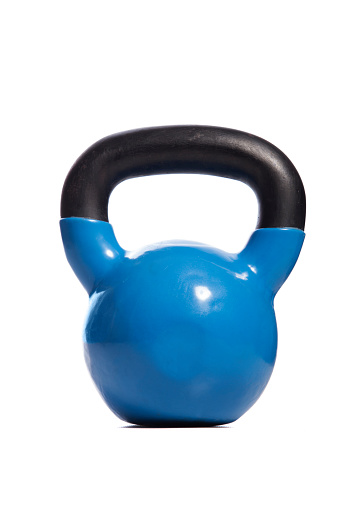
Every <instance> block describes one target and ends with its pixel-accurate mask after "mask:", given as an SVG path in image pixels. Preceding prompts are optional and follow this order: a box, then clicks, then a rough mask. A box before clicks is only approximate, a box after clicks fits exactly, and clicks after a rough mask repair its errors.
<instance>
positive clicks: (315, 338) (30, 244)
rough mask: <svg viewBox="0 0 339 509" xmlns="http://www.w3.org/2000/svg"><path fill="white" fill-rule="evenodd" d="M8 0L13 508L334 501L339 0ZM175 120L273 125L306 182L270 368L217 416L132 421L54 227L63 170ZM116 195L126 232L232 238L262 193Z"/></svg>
mask: <svg viewBox="0 0 339 509" xmlns="http://www.w3.org/2000/svg"><path fill="white" fill-rule="evenodd" d="M2 5H3V7H2V14H1V16H0V19H1V21H0V23H1V30H0V33H1V52H2V63H1V71H2V78H1V129H2V132H1V142H2V143H1V183H2V185H1V218H2V221H1V232H2V233H1V235H2V239H3V242H2V248H1V256H2V263H1V266H2V271H1V272H2V275H1V281H2V310H3V312H2V313H1V315H2V318H1V356H0V376H1V385H0V386H1V407H0V408H1V414H2V417H1V421H0V426H1V434H0V439H1V455H0V462H1V469H2V472H1V475H0V484H1V488H0V505H1V507H3V508H4V509H12V508H20V509H21V508H31V507H32V508H35V509H40V508H44V509H45V508H67V509H68V508H70V509H71V508H72V509H73V508H75V507H79V508H81V509H85V508H93V507H95V508H100V509H106V508H119V509H120V508H121V509H132V508H134V507H138V508H144V507H145V508H172V507H173V508H188V507H197V508H207V507H208V508H211V507H225V508H226V507H227V508H229V507H232V508H241V509H243V508H248V507H258V508H259V507H260V508H273V507H274V508H286V507H289V508H300V507H308V508H309V507H326V508H327V509H331V508H337V507H338V505H339V496H338V453H339V448H338V424H339V422H338V382H339V380H338V378H339V377H338V373H339V369H338V354H339V347H338V342H339V334H338V318H339V317H338V312H337V309H338V284H339V278H338V261H337V248H338V240H337V218H338V184H339V182H338V157H337V152H338V120H337V119H338V113H339V108H338V99H337V95H338V86H339V83H338V76H337V67H338V54H337V53H338V42H339V41H338V36H337V32H338V26H337V16H336V13H335V10H336V7H337V5H336V2H335V1H326V0H323V1H322V2H314V1H312V0H310V1H298V0H294V1H289V0H285V1H284V2H282V1H281V2H280V1H276V2H272V1H260V0H256V1H251V2H249V1H243V2H229V1H226V0H225V1H220V2H217V1H212V0H210V1H208V2H199V1H194V2H193V1H185V0H181V1H176V0H171V1H161V0H157V1H146V0H142V1H139V2H133V1H125V2H124V1H100V0H97V1H95V2H94V1H92V2H90V1H86V0H82V1H81V2H80V1H74V0H68V1H62V0H61V1H59V2H53V3H52V2H48V1H44V2H42V1H35V0H31V1H29V2H23V1H17V2H15V1H13V2H9V1H4V2H3V4H2ZM169 124H208V125H217V126H223V127H231V128H235V129H240V130H244V131H248V132H251V133H253V134H256V135H258V136H261V137H263V138H265V139H267V140H269V141H270V142H272V143H274V144H275V145H277V146H278V147H279V148H280V149H281V150H283V151H284V152H285V153H286V154H287V155H288V157H289V158H290V159H291V160H292V161H293V163H294V164H295V166H296V167H297V169H298V171H299V173H300V175H301V177H302V179H303V182H304V185H305V188H306V194H307V207H308V208H307V223H306V234H307V235H306V241H305V244H304V248H303V250H302V253H301V256H300V258H299V261H298V263H297V265H296V267H295V269H294V271H293V273H292V274H291V277H290V279H289V280H288V282H287V283H286V284H285V285H284V287H283V288H282V289H281V291H280V292H279V294H278V296H277V298H276V312H277V321H278V329H279V348H278V358H277V363H276V367H275V370H274V373H273V376H272V378H271V381H270V383H269V385H268V387H267V389H266V390H265V392H264V394H263V395H262V397H261V398H260V400H259V401H258V402H257V403H256V404H255V406H254V407H253V408H252V409H251V410H250V411H248V413H247V414H245V415H244V416H243V417H242V418H241V419H239V420H238V421H237V422H235V423H233V424H232V425H230V426H225V427H221V428H214V429H213V428H212V429H204V428H203V429H143V428H135V427H134V428H133V427H128V426H127V427H126V423H123V422H122V421H120V420H119V419H118V418H116V417H115V416H114V415H113V414H112V413H111V412H110V411H109V409H108V408H107V407H106V406H105V404H104V403H103V402H102V401H101V399H100V397H99V395H98V394H97V392H96V389H95V388H94V385H93V383H92V381H91V379H90V377H89V374H88V373H87V370H86V366H85V362H84V359H83V353H82V342H81V332H82V323H83V319H84V316H85V313H86V308H87V296H86V294H85V292H84V290H83V288H82V287H81V285H80V283H79V282H78V281H77V279H76V278H75V276H74V274H73V273H72V271H71V269H70V267H69V266H68V264H67V261H66V258H65V256H64V252H63V248H62V244H61V238H60V233H59V226H58V220H59V201H60V194H61V188H62V184H63V181H64V179H65V177H66V174H67V172H68V170H69V168H70V166H71V165H72V164H73V162H74V160H75V159H76V158H77V157H78V156H79V155H80V154H81V153H82V152H83V151H84V150H85V149H86V148H87V147H88V146H89V145H90V144H92V143H93V142H95V141H96V140H98V139H100V138H101V137H103V136H106V135H108V134H112V133H115V132H119V131H124V130H127V129H133V128H138V127H146V126H155V125H169ZM178 186H179V188H178ZM109 212H110V220H111V222H112V224H113V225H114V228H115V231H116V235H117V238H118V240H119V241H120V243H121V244H122V245H123V247H125V248H134V247H135V248H137V247H138V246H142V245H144V244H147V243H149V242H153V241H156V240H164V239H168V238H184V239H185V238H186V239H194V240H198V241H202V242H206V243H210V244H212V245H216V246H218V247H220V248H223V249H225V250H228V251H239V250H240V249H241V248H242V247H243V246H244V244H245V243H246V240H247V238H248V236H249V235H250V233H251V231H252V230H253V229H254V228H255V223H256V214H257V204H256V200H255V197H254V194H253V193H252V191H251V190H249V189H248V188H246V186H244V185H243V184H240V183H238V182H232V181H227V180H223V179H220V178H216V177H207V176H189V177H188V176H161V177H149V178H144V179H137V180H134V181H128V182H125V183H123V184H121V185H120V186H119V187H118V188H117V189H116V190H115V191H114V192H113V194H112V197H111V201H110V210H109Z"/></svg>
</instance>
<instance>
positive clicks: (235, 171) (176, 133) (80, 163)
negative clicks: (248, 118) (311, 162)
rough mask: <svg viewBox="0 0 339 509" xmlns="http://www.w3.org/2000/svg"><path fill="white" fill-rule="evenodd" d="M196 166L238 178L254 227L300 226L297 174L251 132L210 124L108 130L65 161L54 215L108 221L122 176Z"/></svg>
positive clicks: (189, 169) (300, 187) (183, 170)
mask: <svg viewBox="0 0 339 509" xmlns="http://www.w3.org/2000/svg"><path fill="white" fill-rule="evenodd" d="M169 173H199V174H207V175H215V176H220V177H227V178H231V179H235V180H239V181H241V182H244V183H245V184H247V185H249V186H250V187H251V188H252V189H253V191H254V192H255V194H256V196H257V199H258V202H259V217H258V223H257V228H298V229H300V230H304V226H305V215H306V198H305V191H304V187H303V184H302V181H301V178H300V176H299V174H298V172H297V170H296V169H295V167H294V166H293V164H292V163H291V161H290V160H289V159H288V158H287V157H286V156H285V154H283V152H281V151H280V150H279V149H278V148H277V147H275V146H274V145H272V144H271V143H269V142H267V141H265V140H263V139H262V138H258V137H257V136H253V135H251V134H248V133H245V132H242V131H236V130H233V129H226V128H221V127H211V126H189V125H184V126H167V127H151V128H145V129H137V130H134V131H127V132H124V133H119V134H115V135H112V136H108V137H106V138H103V139H102V140H100V141H98V142H97V143H95V144H94V145H92V146H91V147H90V148H89V149H88V150H86V151H85V152H84V153H83V154H82V155H81V156H80V158H79V159H78V160H77V161H76V162H75V164H74V166H73V167H72V168H71V170H70V172H69V174H68V176H67V178H66V181H65V184H64V187H63V191H62V197H61V217H62V218H69V217H82V218H88V219H95V220H99V221H106V222H108V213H107V209H108V200H109V197H110V194H111V192H112V191H113V189H114V188H115V187H116V186H117V185H118V184H119V183H120V182H122V181H123V180H126V179H128V178H133V177H142V176H147V175H160V174H169Z"/></svg>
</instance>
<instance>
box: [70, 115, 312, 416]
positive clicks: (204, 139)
mask: <svg viewBox="0 0 339 509" xmlns="http://www.w3.org/2000/svg"><path fill="white" fill-rule="evenodd" d="M169 173H186V174H192V173H199V174H207V175H215V176H219V177H227V178H231V179H236V180H239V181H242V182H244V183H245V184H247V185H249V186H250V187H251V188H252V189H253V191H254V192H255V194H256V196H257V199H258V203H259V218H258V223H257V228H256V230H255V231H254V232H253V234H252V235H251V237H250V239H249V241H248V243H247V245H246V247H245V248H244V249H243V250H242V251H241V252H240V253H238V254H229V253H226V252H224V251H222V250H220V249H215V248H213V247H209V246H207V245H204V244H199V243H194V242H174V241H172V242H161V243H159V244H155V245H153V246H148V247H145V248H143V249H142V250H138V251H137V252H130V251H125V250H123V249H122V248H121V246H120V245H119V244H118V242H117V240H116V238H115V235H114V232H113V229H112V226H111V224H110V223H109V222H108V215H107V208H108V200H109V197H110V194H111V192H112V190H113V189H114V188H115V186H117V185H118V184H119V183H120V182H122V181H123V180H126V179H129V178H133V177H140V176H146V175H159V174H169ZM130 209H131V213H132V214H133V213H136V212H137V211H133V203H131V204H130ZM305 211H306V199H305V192H304V188H303V184H302V181H301V179H300V176H299V174H298V172H297V170H296V169H295V167H294V166H293V164H292V163H291V161H290V160H289V159H288V158H287V157H286V156H285V155H284V154H283V153H282V152H281V151H280V150H279V149H278V148H276V147H275V146H274V145H272V144H270V143H268V142H267V141H265V140H263V139H261V138H258V137H256V136H253V135H251V134H248V133H245V132H241V131H236V130H233V129H225V128H220V127H211V126H190V125H183V126H169V127H154V128H146V129H138V130H134V131H128V132H124V133H119V134H115V135H112V136H108V137H106V138H103V139H102V140H100V141H98V142H97V143H95V144H94V145H92V146H91V147H90V148H89V149H88V150H86V151H85V152H84V153H83V154H82V155H81V156H80V158H79V159H78V160H77V161H76V162H75V164H74V166H73V167H72V168H71V170H70V172H69V174H68V175H67V178H66V180H65V183H64V187H63V191H62V198H61V218H62V219H61V221H60V226H61V234H62V240H63V244H64V248H65V252H66V256H67V259H68V261H69V263H70V265H71V267H72V268H73V270H74V272H75V274H76V276H77V277H78V278H79V280H80V282H81V283H82V284H83V286H84V287H85V289H86V290H87V292H88V294H89V311H88V315H87V319H86V322H85V326H84V333H83V341H84V350H85V359H86V363H87V366H88V369H89V371H90V373H91V376H92V378H93V380H94V382H95V385H96V387H97V388H98V390H99V392H100V394H101V396H102V397H103V399H104V400H105V402H106V403H107V405H108V406H109V408H110V409H111V410H112V411H113V412H114V413H115V414H116V415H117V416H118V417H120V418H121V419H123V420H125V421H128V422H130V423H133V424H139V425H148V426H179V425H180V426H195V425H198V426H199V425H200V426H201V425H204V426H208V425H218V424H226V423H230V422H232V421H235V420H236V419H238V418H239V417H240V416H241V415H243V414H244V413H245V412H246V411H247V410H248V409H249V408H250V407H251V406H252V405H253V404H254V403H255V402H256V400H257V399H258V398H259V396H260V395H261V394H262V392H263V390H264V389H265V387H266V385H267V383H268V381H269V378H270V376H271V373H272V370H273V367H274V363H275V358H276V350H277V326H276V320H275V313H274V306H273V302H274V297H275V295H276V293H277V291H278V290H279V288H280V287H281V286H282V284H283V283H284V282H285V280H286V279H287V277H288V276H289V274H290V272H291V270H292V269H293V267H294V265H295V263H296V261H297V259H298V256H299V253H300V250H301V247H302V244H303V241H304V236H305V234H304V231H303V230H304V224H305Z"/></svg>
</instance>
